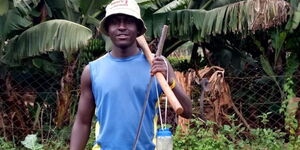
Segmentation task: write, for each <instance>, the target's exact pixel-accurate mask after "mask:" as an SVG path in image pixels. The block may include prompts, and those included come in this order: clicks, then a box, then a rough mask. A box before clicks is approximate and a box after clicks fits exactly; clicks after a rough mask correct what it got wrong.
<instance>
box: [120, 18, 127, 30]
mask: <svg viewBox="0 0 300 150" xmlns="http://www.w3.org/2000/svg"><path fill="white" fill-rule="evenodd" d="M125 28H126V24H125V21H124V20H122V19H121V20H120V23H119V29H125Z"/></svg>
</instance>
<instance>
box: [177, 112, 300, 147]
mask: <svg viewBox="0 0 300 150" xmlns="http://www.w3.org/2000/svg"><path fill="white" fill-rule="evenodd" d="M268 114H270V113H266V114H263V115H261V116H260V118H262V122H264V123H266V122H268V119H267V116H268ZM230 118H231V122H232V123H231V124H230V125H223V126H222V127H218V128H219V130H215V129H216V128H217V126H216V124H215V123H213V122H210V121H208V122H207V123H203V122H201V121H200V120H199V119H192V120H191V124H190V128H189V133H188V134H184V133H181V132H180V129H179V128H178V129H177V130H176V133H175V135H174V149H175V150H182V149H188V150H233V149H247V150H252V149H266V150H281V149H285V148H288V149H290V150H296V149H297V148H299V141H300V140H294V141H292V142H289V143H285V141H284V136H285V133H283V132H281V131H280V130H276V131H274V130H272V129H269V128H257V129H250V131H246V132H247V133H250V135H249V134H244V133H245V127H242V125H241V124H239V125H235V124H234V122H236V119H234V116H231V117H230ZM245 136H246V138H245Z"/></svg>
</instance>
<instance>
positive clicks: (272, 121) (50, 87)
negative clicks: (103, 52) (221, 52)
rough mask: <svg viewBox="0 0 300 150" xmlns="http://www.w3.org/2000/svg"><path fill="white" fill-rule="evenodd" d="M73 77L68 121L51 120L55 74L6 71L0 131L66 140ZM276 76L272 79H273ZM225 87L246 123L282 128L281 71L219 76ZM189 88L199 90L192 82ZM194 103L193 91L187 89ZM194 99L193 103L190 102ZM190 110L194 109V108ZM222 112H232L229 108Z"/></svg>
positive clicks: (16, 137)
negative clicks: (263, 119)
mask: <svg viewBox="0 0 300 150" xmlns="http://www.w3.org/2000/svg"><path fill="white" fill-rule="evenodd" d="M78 79H79V77H78V76H77V77H74V79H73V80H75V83H74V85H73V86H72V89H70V92H71V97H70V98H71V99H72V101H71V104H70V106H69V107H68V109H69V110H68V114H69V115H68V116H69V117H70V118H66V119H67V120H70V121H69V122H68V124H64V127H63V128H58V127H57V126H56V120H55V118H56V115H57V99H58V92H59V91H60V89H61V82H60V80H61V75H49V74H46V73H44V72H41V71H38V70H33V71H32V70H31V71H26V72H24V71H11V72H10V73H9V74H7V75H6V76H5V77H3V78H1V79H0V137H4V138H6V139H8V140H11V141H14V142H15V143H19V142H20V141H21V140H24V138H25V136H26V135H28V134H33V133H38V134H39V137H41V139H42V142H43V140H49V139H57V138H62V139H63V140H65V142H66V141H67V142H68V140H69V136H70V134H71V127H72V122H73V120H74V116H75V113H76V107H77V102H78V99H79V94H80V91H79V80H78ZM274 79H276V81H275V80H274ZM299 79H300V71H297V72H296V73H295V75H294V76H293V81H294V85H295V88H294V91H295V93H296V96H297V97H300V83H299V82H300V80H299ZM225 81H226V82H227V83H228V85H229V87H230V91H231V97H232V101H233V103H234V104H235V106H236V107H237V108H238V110H239V111H240V112H241V114H242V115H243V117H244V118H245V120H246V121H247V122H248V124H249V125H250V127H251V128H259V127H269V128H274V129H275V128H276V129H282V128H284V116H283V113H280V111H279V110H280V108H281V105H282V101H283V100H284V99H285V98H286V95H285V93H284V91H283V89H282V85H283V83H284V76H276V77H269V76H267V75H265V73H264V71H263V70H262V69H257V68H255V69H249V70H246V71H245V72H243V73H241V74H239V75H238V76H229V75H226V76H225ZM193 90H194V91H195V90H198V91H201V89H200V88H199V87H196V86H194V87H193ZM191 98H192V100H193V101H194V102H195V103H197V99H198V98H199V94H198V95H197V94H196V95H193V94H191ZM196 105H197V104H194V106H196ZM194 111H198V110H197V109H194ZM169 113H170V114H168V116H169V117H168V123H169V124H173V126H174V125H176V121H177V120H176V116H175V114H172V113H173V112H172V111H169ZM227 113H228V114H233V113H234V112H233V111H232V110H231V111H230V110H229V111H228V112H227ZM265 113H269V115H268V116H269V117H268V119H269V122H268V123H267V125H264V124H263V123H262V122H261V120H260V118H259V116H261V115H262V114H265Z"/></svg>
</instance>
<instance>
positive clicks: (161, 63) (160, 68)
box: [151, 56, 192, 118]
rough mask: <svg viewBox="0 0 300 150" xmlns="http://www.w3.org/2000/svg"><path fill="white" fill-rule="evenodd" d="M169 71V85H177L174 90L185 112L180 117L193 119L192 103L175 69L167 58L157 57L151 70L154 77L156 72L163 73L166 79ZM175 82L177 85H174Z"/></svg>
mask: <svg viewBox="0 0 300 150" xmlns="http://www.w3.org/2000/svg"><path fill="white" fill-rule="evenodd" d="M167 66H168V67H167ZM167 70H168V81H169V85H172V84H173V85H175V87H173V89H172V90H173V92H174V94H175V96H176V97H177V99H178V101H179V102H180V104H181V105H182V108H183V110H184V111H183V113H182V114H180V116H182V117H184V118H191V117H192V101H191V99H190V98H189V97H188V96H187V94H186V93H185V92H184V90H183V88H182V86H181V85H180V83H179V82H178V80H177V79H176V75H175V72H174V69H173V67H172V66H171V64H170V63H169V61H168V60H167V59H166V58H164V57H163V56H160V57H155V58H154V59H153V61H152V68H151V74H152V75H154V74H155V73H156V72H161V73H162V74H163V75H164V76H165V77H167ZM173 81H174V82H175V83H173Z"/></svg>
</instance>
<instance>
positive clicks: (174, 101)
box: [137, 26, 183, 115]
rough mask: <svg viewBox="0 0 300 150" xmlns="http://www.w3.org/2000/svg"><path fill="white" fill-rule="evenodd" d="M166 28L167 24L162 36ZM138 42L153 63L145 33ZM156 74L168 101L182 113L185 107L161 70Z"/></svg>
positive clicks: (164, 34)
mask: <svg viewBox="0 0 300 150" xmlns="http://www.w3.org/2000/svg"><path fill="white" fill-rule="evenodd" d="M165 28H167V26H166V27H165V26H164V28H163V32H162V36H161V37H162V38H165V37H166V31H167V29H165ZM162 38H161V40H160V43H161V41H164V39H162ZM137 42H138V44H139V46H140V47H141V48H142V49H143V52H144V55H145V56H146V58H147V60H148V61H149V63H150V64H151V65H152V59H153V54H152V53H151V51H150V48H149V46H148V43H147V41H146V39H145V37H144V36H143V35H142V36H140V37H138V38H137ZM162 47H163V43H161V45H160V44H159V46H158V50H157V51H158V52H157V54H159V53H161V51H162ZM155 76H156V78H157V80H158V83H159V84H160V86H161V88H162V90H163V91H164V93H165V94H166V96H167V98H168V101H169V102H170V104H171V106H172V108H173V109H174V111H175V112H176V114H178V115H179V114H181V113H182V112H183V108H182V106H181V104H180V103H179V101H178V99H177V98H176V96H175V94H174V93H173V91H172V90H171V88H170V86H169V84H168V83H167V81H166V79H165V77H164V75H163V74H162V73H161V72H157V73H156V74H155Z"/></svg>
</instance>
